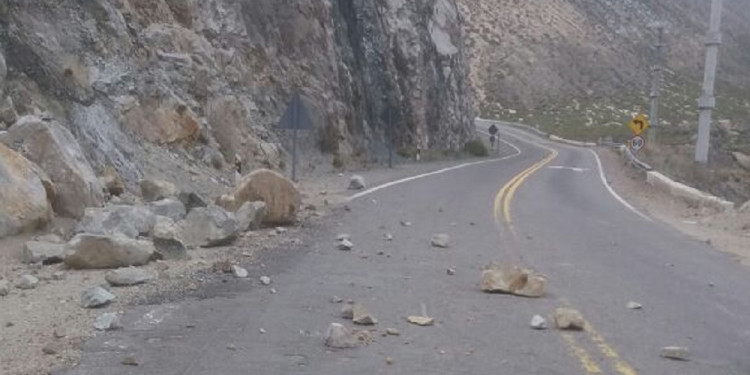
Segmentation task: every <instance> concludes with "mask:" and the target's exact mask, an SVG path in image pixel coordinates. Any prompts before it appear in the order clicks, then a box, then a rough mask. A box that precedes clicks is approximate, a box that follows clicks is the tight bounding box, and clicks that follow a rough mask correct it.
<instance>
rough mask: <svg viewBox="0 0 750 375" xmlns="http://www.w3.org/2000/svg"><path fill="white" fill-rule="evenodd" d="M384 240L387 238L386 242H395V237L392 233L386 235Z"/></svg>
mask: <svg viewBox="0 0 750 375" xmlns="http://www.w3.org/2000/svg"><path fill="white" fill-rule="evenodd" d="M383 238H385V240H386V241H388V242H391V241H393V235H392V234H390V233H386V234H385V235H384V236H383Z"/></svg>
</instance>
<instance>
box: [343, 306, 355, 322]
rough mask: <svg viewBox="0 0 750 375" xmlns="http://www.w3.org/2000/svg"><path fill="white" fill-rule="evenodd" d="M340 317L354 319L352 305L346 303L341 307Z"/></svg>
mask: <svg viewBox="0 0 750 375" xmlns="http://www.w3.org/2000/svg"><path fill="white" fill-rule="evenodd" d="M341 318H343V319H348V320H352V319H354V305H352V304H348V303H347V304H346V305H344V306H343V307H342V308H341Z"/></svg>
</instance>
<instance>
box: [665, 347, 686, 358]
mask: <svg viewBox="0 0 750 375" xmlns="http://www.w3.org/2000/svg"><path fill="white" fill-rule="evenodd" d="M661 356H662V357H663V358H667V359H674V360H677V361H689V360H690V350H689V349H688V348H685V347H681V346H667V347H664V348H662V349H661Z"/></svg>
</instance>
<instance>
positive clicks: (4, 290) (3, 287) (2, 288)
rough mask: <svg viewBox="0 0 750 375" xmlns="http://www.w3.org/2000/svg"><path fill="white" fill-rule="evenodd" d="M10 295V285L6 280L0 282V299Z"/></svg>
mask: <svg viewBox="0 0 750 375" xmlns="http://www.w3.org/2000/svg"><path fill="white" fill-rule="evenodd" d="M8 294H10V284H8V280H0V297H5V296H7V295H8Z"/></svg>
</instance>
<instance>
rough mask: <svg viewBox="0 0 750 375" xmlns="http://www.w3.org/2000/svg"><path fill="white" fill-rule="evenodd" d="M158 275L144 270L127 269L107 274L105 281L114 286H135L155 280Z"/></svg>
mask: <svg viewBox="0 0 750 375" xmlns="http://www.w3.org/2000/svg"><path fill="white" fill-rule="evenodd" d="M155 278H156V275H154V274H153V273H151V272H149V271H146V270H144V269H140V268H135V267H127V268H119V269H116V270H114V271H109V272H107V274H106V275H104V279H105V280H107V282H108V283H109V285H112V286H133V285H138V284H143V283H147V282H149V281H151V280H154V279H155Z"/></svg>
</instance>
